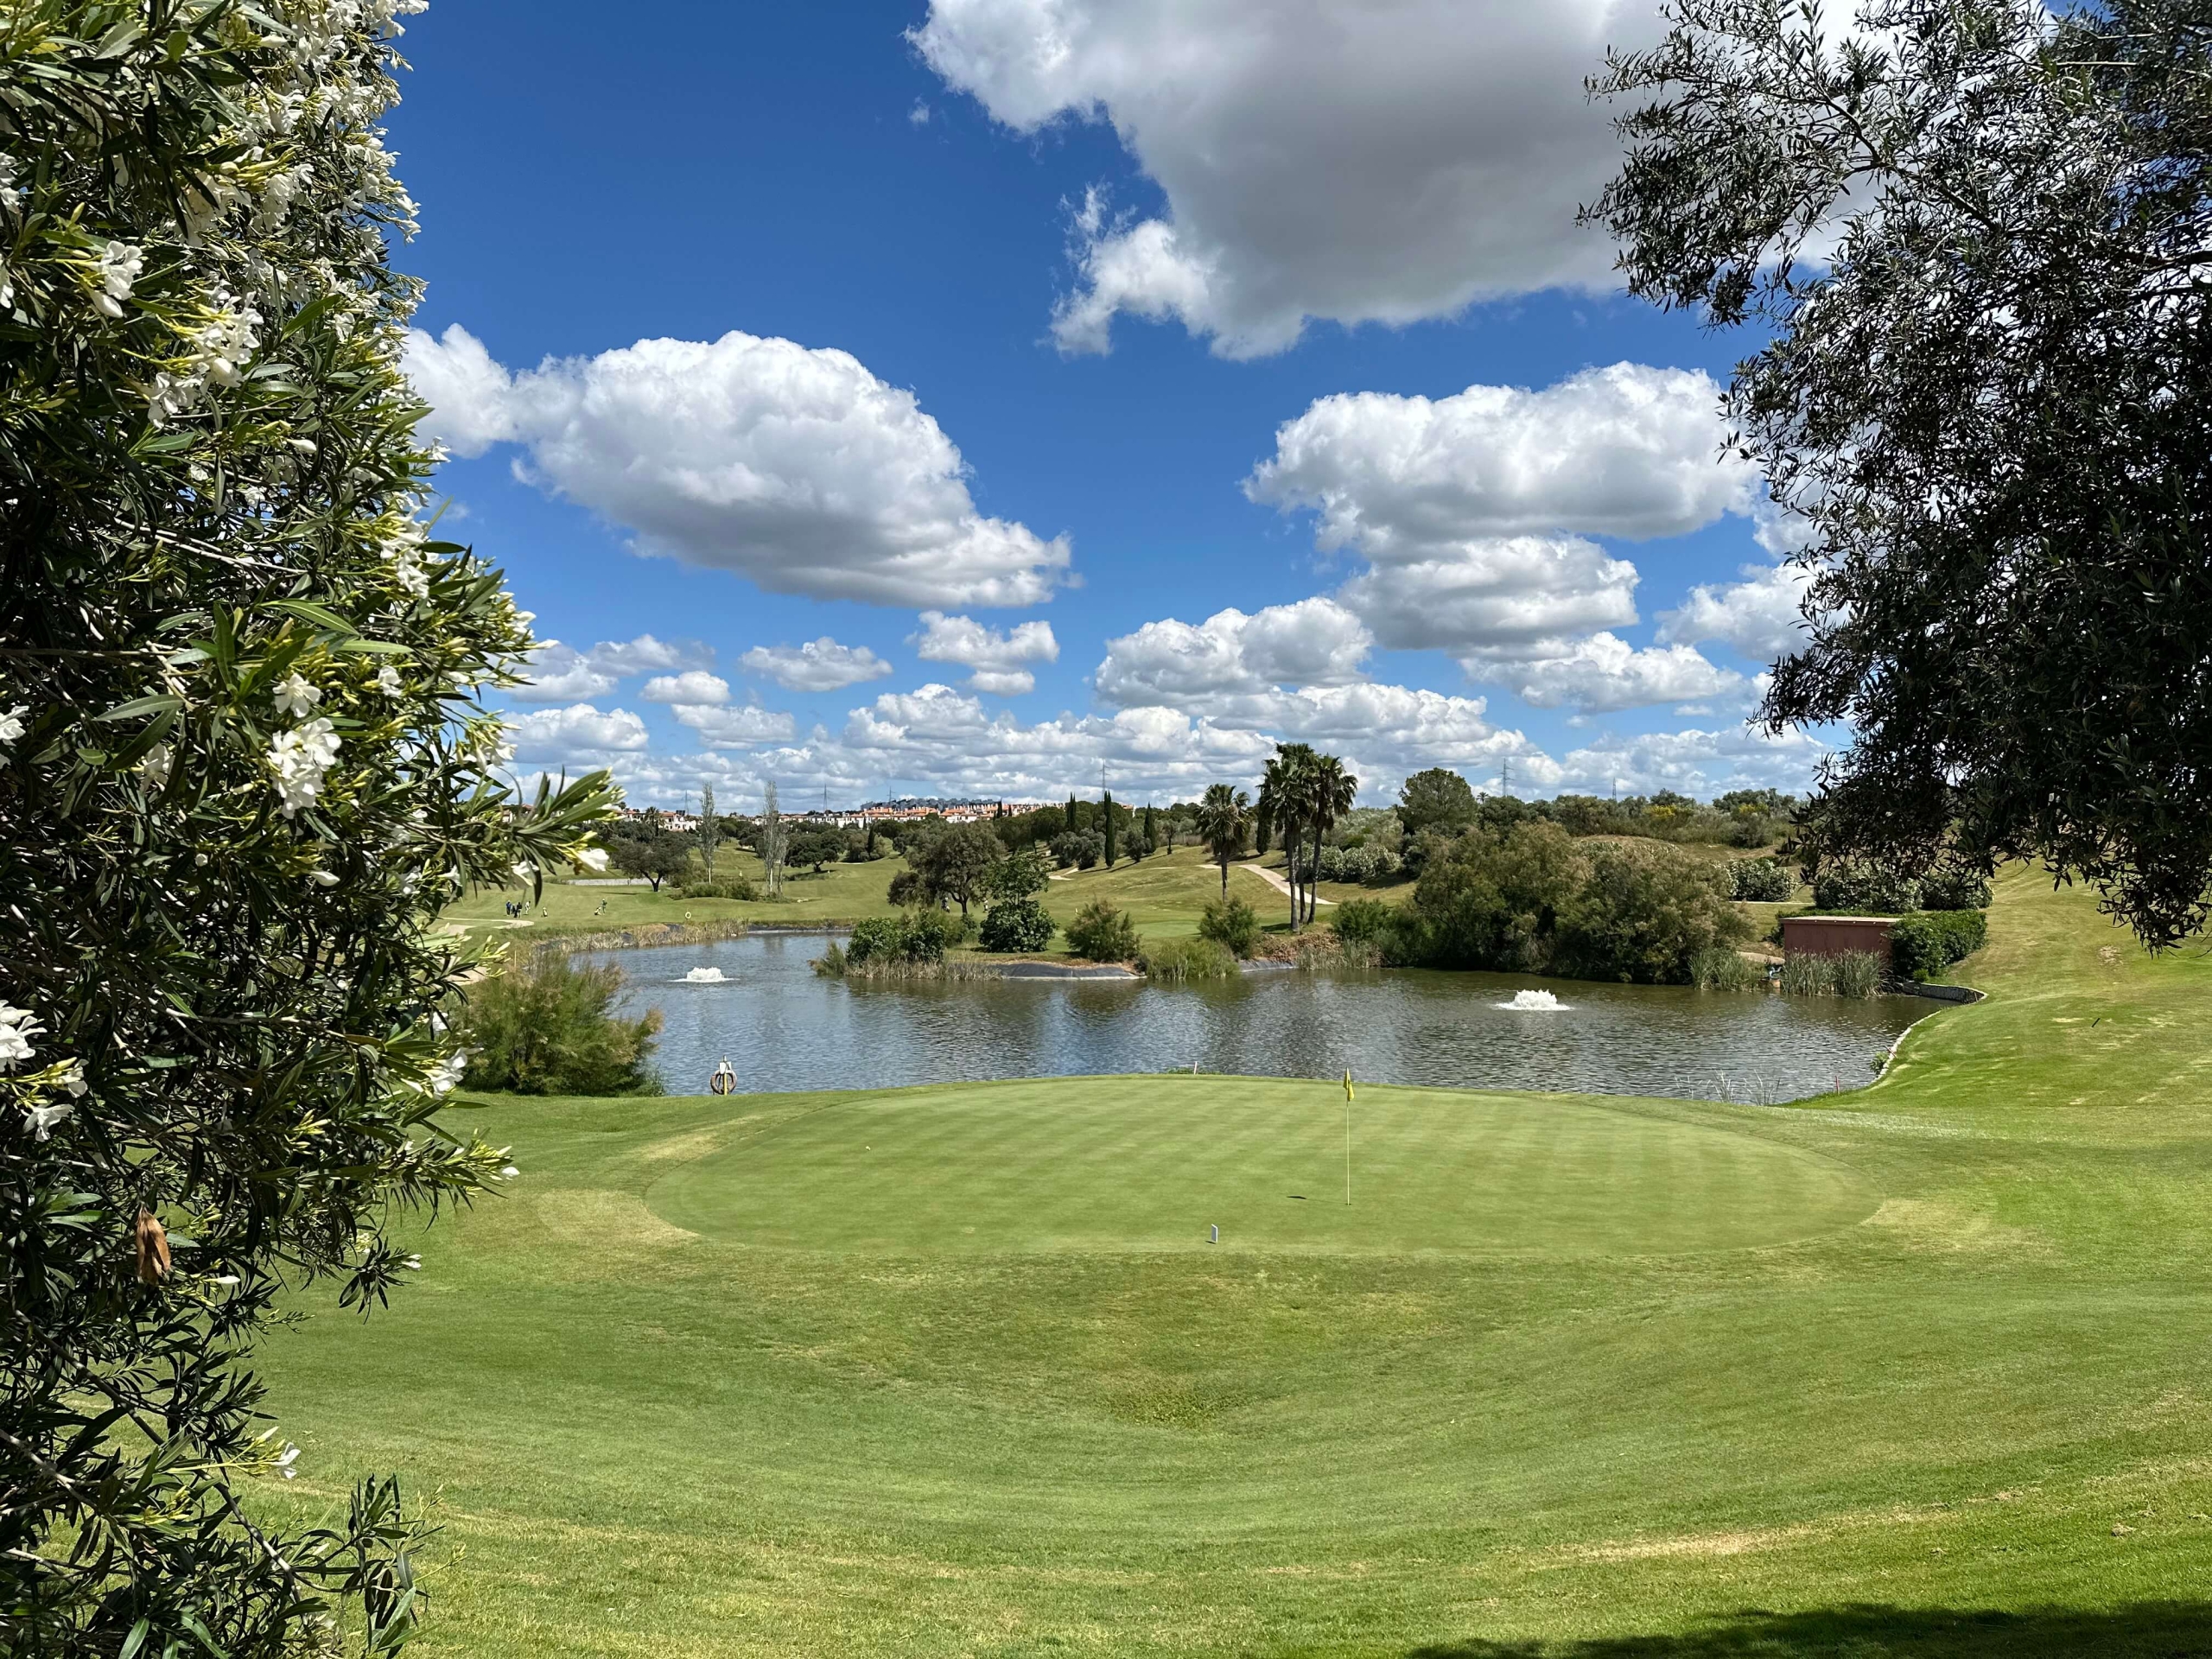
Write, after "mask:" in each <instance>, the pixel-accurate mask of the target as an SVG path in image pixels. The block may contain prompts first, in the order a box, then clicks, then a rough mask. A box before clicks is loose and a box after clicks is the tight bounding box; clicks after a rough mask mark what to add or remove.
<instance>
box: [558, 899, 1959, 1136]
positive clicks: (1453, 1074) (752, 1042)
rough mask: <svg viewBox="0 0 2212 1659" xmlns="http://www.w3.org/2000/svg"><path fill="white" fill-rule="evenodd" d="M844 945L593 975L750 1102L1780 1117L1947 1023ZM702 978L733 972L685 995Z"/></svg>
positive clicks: (1603, 993)
mask: <svg viewBox="0 0 2212 1659" xmlns="http://www.w3.org/2000/svg"><path fill="white" fill-rule="evenodd" d="M824 943H825V941H824V940H823V939H822V938H819V937H809V936H805V935H793V934H780V935H779V934H753V935H752V936H750V937H749V938H741V939H724V940H719V941H716V942H715V943H713V944H683V945H662V946H656V947H652V948H650V949H643V950H609V951H601V952H595V953H593V954H592V955H591V956H590V957H588V958H586V959H588V960H591V961H597V962H612V963H616V964H617V965H619V966H620V968H621V969H622V970H623V972H624V973H625V975H626V976H627V978H628V986H627V988H626V990H625V991H624V993H623V1005H624V1007H625V1009H626V1011H627V1012H629V1013H632V1014H635V1013H638V1012H639V1011H642V1010H643V1009H645V1008H647V1007H657V1008H658V1009H660V1010H661V1012H662V1014H663V1015H664V1020H665V1023H664V1027H663V1030H662V1033H661V1037H660V1043H659V1047H658V1051H657V1055H656V1061H655V1064H656V1065H657V1066H658V1070H659V1071H660V1074H661V1080H662V1082H663V1084H664V1086H665V1087H666V1088H667V1089H668V1090H670V1091H671V1092H672V1093H677V1094H693V1093H702V1092H704V1091H705V1090H706V1087H707V1079H708V1077H709V1075H710V1074H711V1073H712V1072H713V1071H714V1069H715V1065H716V1064H717V1063H718V1062H719V1061H720V1060H721V1059H722V1058H723V1057H724V1056H728V1059H729V1063H730V1065H731V1067H732V1068H733V1069H734V1071H736V1073H737V1076H738V1079H739V1087H740V1088H741V1089H743V1090H751V1091H760V1092H767V1093H780V1092H784V1091H786V1090H810V1089H884V1088H893V1087H898V1086H900V1085H903V1084H922V1083H953V1082H962V1081H969V1080H980V1079H983V1078H991V1077H1070V1076H1083V1075H1095V1074H1100V1073H1109V1072H1136V1071H1189V1070H1190V1069H1191V1068H1192V1066H1193V1065H1195V1066H1197V1067H1198V1070H1200V1071H1214V1072H1246V1073H1252V1074H1256V1075H1262V1076H1271V1077H1338V1076H1341V1075H1342V1074H1343V1072H1344V1070H1345V1069H1346V1068H1347V1067H1349V1068H1350V1069H1351V1073H1352V1075H1353V1077H1355V1078H1363V1079H1365V1080H1367V1081H1369V1082H1373V1083H1402V1084H1432V1085H1441V1086H1446V1087H1465V1088H1492V1089H1537V1090H1562V1091H1567V1092H1572V1093H1589V1094H1627V1095H1666V1096H1678V1097H1688V1098H1697V1099H1707V1100H1738V1101H1749V1102H1773V1101H1783V1100H1794V1099H1799V1098H1802V1097H1803V1096H1808V1095H1815V1094H1822V1093H1826V1092H1827V1091H1829V1090H1836V1089H1851V1088H1857V1087H1859V1086H1860V1085H1862V1084H1865V1083H1866V1082H1867V1081H1868V1080H1869V1079H1870V1078H1871V1077H1872V1075H1873V1066H1874V1062H1875V1061H1876V1059H1877V1058H1878V1057H1879V1056H1880V1055H1881V1054H1882V1052H1884V1051H1885V1050H1886V1049H1887V1048H1888V1047H1889V1046H1890V1045H1891V1043H1892V1042H1894V1041H1895V1040H1896V1039H1897V1034H1898V1033H1901V1032H1902V1031H1904V1028H1905V1027H1908V1026H1910V1024H1912V1022H1913V1021H1914V1020H1917V1019H1919V1018H1921V1017H1922V1016H1923V1014H1928V1013H1929V1012H1931V1011H1932V1010H1933V1008H1934V1007H1936V1005H1935V1004H1933V1003H1929V1002H1927V1001H1922V1000H1920V999H1919V998H1916V997H1909V996H1881V997H1875V998H1872V999H1870V1000H1868V1001H1842V1000H1840V999H1838V998H1835V997H1785V996H1777V995H1768V994H1766V993H1764V992H1737V993H1732V994H1731V993H1719V992H1700V991H1694V990H1690V989H1688V988H1681V987H1676V986H1655V985H1600V984H1592V983H1586V982H1582V981H1580V980H1541V979H1535V978H1530V977H1527V976H1518V975H1507V974H1459V973H1431V972H1426V971H1421V970H1416V969H1391V970H1389V971H1386V972H1380V973H1343V974H1309V973H1299V972H1294V971H1284V972H1268V973H1255V974H1249V975H1245V976H1240V977H1239V978H1237V979H1235V980H1230V981H1227V982H1215V983H1210V984H1199V985H1189V986H1159V985H1153V984H1149V983H1147V982H1144V981H1141V980H1061V979H1007V980H982V981H976V980H969V981H960V982H950V983H938V982H929V983H922V984H887V983H866V982H847V981H843V980H836V979H823V978H819V977H817V976H816V975H815V973H814V972H813V970H812V969H811V968H810V966H809V965H808V964H809V963H810V961H811V960H812V958H814V957H817V956H820V955H821V954H822V950H823V945H824ZM702 969H712V970H714V973H712V974H709V973H699V974H697V975H696V977H692V978H687V977H686V976H687V975H693V974H694V973H695V970H702ZM715 974H719V976H720V977H719V978H718V979H717V978H716V977H715ZM1539 990H1541V991H1548V992H1550V993H1551V994H1552V995H1553V996H1554V997H1555V998H1556V999H1557V1001H1558V1003H1559V1005H1560V1006H1559V1007H1556V1008H1548V1007H1527V1006H1522V1007H1516V1006H1514V1005H1515V1001H1516V993H1521V992H1533V991H1539ZM1543 1000H1544V999H1542V998H1541V997H1522V998H1521V999H1520V1001H1521V1002H1522V1004H1524V1005H1525V1004H1528V1003H1530V1002H1535V1003H1541V1002H1542V1001H1543Z"/></svg>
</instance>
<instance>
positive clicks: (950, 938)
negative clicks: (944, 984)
mask: <svg viewBox="0 0 2212 1659" xmlns="http://www.w3.org/2000/svg"><path fill="white" fill-rule="evenodd" d="M965 937H966V929H965V928H964V927H963V925H961V922H960V918H958V917H957V916H948V915H947V914H945V913H944V912H943V911H941V910H910V911H907V912H906V913H905V914H903V915H899V916H871V917H870V918H868V920H866V921H864V922H855V924H854V925H853V936H852V938H850V939H849V940H847V941H846V944H845V960H846V961H847V962H848V963H851V964H853V965H854V966H855V967H857V966H860V965H862V964H864V963H893V962H942V961H944V953H945V951H946V950H947V949H949V948H950V946H952V945H956V944H959V943H960V941H961V940H962V939H963V938H965Z"/></svg>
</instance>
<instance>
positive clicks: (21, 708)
mask: <svg viewBox="0 0 2212 1659" xmlns="http://www.w3.org/2000/svg"><path fill="white" fill-rule="evenodd" d="M29 713H30V709H29V708H28V707H26V706H25V705H23V704H22V703H17V704H16V706H15V707H14V708H13V709H6V710H0V749H4V748H6V747H8V746H9V745H10V744H11V743H13V742H14V741H16V739H17V738H19V737H21V736H22V734H23V733H24V732H25V731H26V730H28V729H29V728H27V727H26V726H25V725H24V724H23V716H24V715H28V714H29Z"/></svg>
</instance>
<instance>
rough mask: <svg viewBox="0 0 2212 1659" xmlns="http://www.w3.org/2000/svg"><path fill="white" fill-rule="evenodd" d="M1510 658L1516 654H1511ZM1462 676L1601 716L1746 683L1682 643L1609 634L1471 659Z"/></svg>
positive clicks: (1726, 692) (1729, 693)
mask: <svg viewBox="0 0 2212 1659" xmlns="http://www.w3.org/2000/svg"><path fill="white" fill-rule="evenodd" d="M1518 655H1519V653H1516V656H1518ZM1465 666H1466V669H1467V671H1468V673H1470V674H1471V675H1472V676H1474V677H1476V678H1478V679H1490V680H1495V681H1497V683H1500V684H1503V685H1508V686H1510V687H1511V688H1512V689H1513V690H1515V691H1516V692H1518V693H1519V694H1520V695H1521V696H1522V699H1523V700H1524V701H1526V702H1530V703H1533V704H1535V706H1536V707H1537V708H1539V709H1560V708H1573V709H1578V710H1580V711H1581V712H1582V713H1584V714H1605V713H1610V712H1611V711H1613V710H1616V709H1634V708H1638V707H1641V706H1643V705H1645V704H1648V703H1655V702H1677V703H1679V702H1695V701H1697V700H1698V699H1699V698H1700V697H1724V696H1725V697H1736V696H1741V694H1742V693H1743V691H1744V690H1745V687H1746V685H1747V683H1748V682H1746V681H1745V678H1744V677H1743V676H1742V675H1741V674H1738V673H1737V672H1736V671H1734V670H1733V669H1727V668H1722V667H1720V666H1719V665H1718V664H1714V663H1713V662H1711V661H1709V660H1707V658H1705V657H1703V656H1701V655H1700V653H1699V652H1696V651H1695V650H1694V649H1692V648H1691V647H1690V646H1688V645H1669V646H1662V647H1646V648H1644V649H1643V650H1638V649H1637V648H1636V647H1635V646H1633V645H1630V644H1629V643H1628V642H1627V641H1626V640H1624V639H1620V638H1618V636H1616V635H1614V634H1611V633H1597V634H1592V635H1591V636H1590V637H1589V638H1588V639H1577V640H1573V641H1572V642H1566V643H1562V644H1560V645H1558V646H1557V647H1556V648H1555V650H1554V652H1548V653H1545V654H1530V655H1529V656H1527V657H1526V658H1525V659H1524V660H1516V661H1508V662H1504V663H1500V664H1486V663H1484V662H1482V661H1481V660H1479V659H1471V660H1469V661H1468V662H1467V663H1466V664H1465Z"/></svg>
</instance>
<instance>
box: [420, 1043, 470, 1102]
mask: <svg viewBox="0 0 2212 1659" xmlns="http://www.w3.org/2000/svg"><path fill="white" fill-rule="evenodd" d="M468 1058H469V1051H468V1050H467V1049H465V1048H456V1049H455V1050H454V1052H452V1053H450V1054H448V1055H447V1056H446V1057H445V1058H443V1059H442V1060H440V1061H439V1062H438V1063H437V1064H436V1065H434V1066H432V1067H431V1068H430V1070H429V1075H428V1076H427V1077H424V1078H423V1088H424V1089H425V1090H428V1091H429V1093H431V1094H434V1095H449V1094H451V1093H452V1092H453V1091H454V1089H455V1088H456V1087H458V1086H459V1084H460V1083H461V1073H463V1072H464V1071H467V1070H468Z"/></svg>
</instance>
